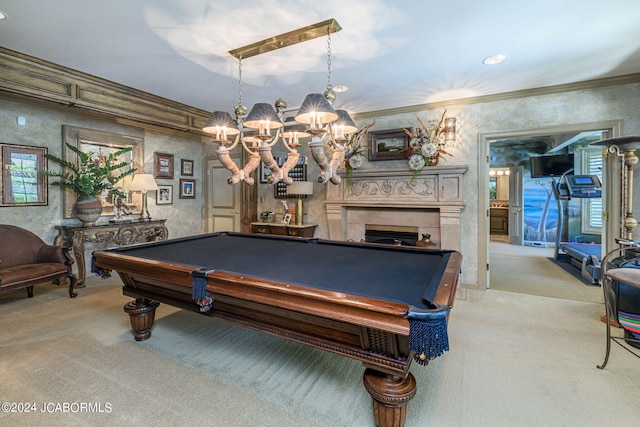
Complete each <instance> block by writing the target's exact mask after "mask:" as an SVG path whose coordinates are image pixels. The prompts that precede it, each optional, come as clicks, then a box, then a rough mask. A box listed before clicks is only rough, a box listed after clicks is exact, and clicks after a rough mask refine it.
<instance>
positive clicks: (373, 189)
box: [325, 165, 468, 250]
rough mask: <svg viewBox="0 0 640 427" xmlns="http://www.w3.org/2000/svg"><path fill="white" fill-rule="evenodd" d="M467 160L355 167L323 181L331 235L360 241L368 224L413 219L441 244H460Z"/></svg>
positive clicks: (450, 246)
mask: <svg viewBox="0 0 640 427" xmlns="http://www.w3.org/2000/svg"><path fill="white" fill-rule="evenodd" d="M467 171H468V167H467V166H455V165H454V166H430V167H427V168H424V169H422V170H421V171H420V172H418V173H417V174H415V175H414V172H413V171H411V170H397V169H393V170H386V169H369V170H354V171H353V174H352V176H351V177H350V178H349V180H348V183H347V179H346V177H345V176H344V175H342V182H341V183H340V185H327V192H326V199H325V208H326V212H327V224H328V229H329V238H330V239H333V240H354V241H360V240H362V239H363V238H364V227H365V225H366V224H367V223H368V224H374V223H375V224H384V225H403V226H407V225H413V226H416V227H418V230H419V233H423V234H431V235H432V237H433V240H434V241H436V242H438V243H439V244H440V247H441V248H444V249H455V250H460V246H461V245H460V237H461V223H460V213H461V211H462V209H463V208H464V205H465V203H464V198H463V194H462V190H463V176H464V174H465V173H466V172H467Z"/></svg>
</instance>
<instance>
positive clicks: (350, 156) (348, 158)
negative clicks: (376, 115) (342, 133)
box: [344, 120, 376, 183]
mask: <svg viewBox="0 0 640 427" xmlns="http://www.w3.org/2000/svg"><path fill="white" fill-rule="evenodd" d="M375 123H376V122H375V120H374V121H373V122H372V123H371V124H368V125H366V126H365V127H363V128H362V129H359V130H358V131H357V132H354V133H352V134H351V135H349V139H348V140H347V142H345V144H344V149H345V155H344V168H345V169H346V171H347V175H346V179H347V183H348V182H349V181H350V180H351V176H352V174H353V170H354V169H358V168H359V167H361V166H362V164H363V163H364V148H363V147H362V142H363V141H366V140H367V135H368V134H369V129H370V128H371V126H373V125H374V124H375Z"/></svg>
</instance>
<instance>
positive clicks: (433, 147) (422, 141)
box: [402, 108, 451, 176]
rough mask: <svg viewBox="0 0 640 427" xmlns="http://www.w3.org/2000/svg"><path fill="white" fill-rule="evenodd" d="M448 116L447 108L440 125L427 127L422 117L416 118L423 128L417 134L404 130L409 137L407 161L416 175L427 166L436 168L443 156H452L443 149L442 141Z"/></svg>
mask: <svg viewBox="0 0 640 427" xmlns="http://www.w3.org/2000/svg"><path fill="white" fill-rule="evenodd" d="M445 114H447V109H446V108H445V110H444V113H442V117H440V121H439V122H438V124H437V125H436V124H434V125H432V126H427V125H426V124H425V123H424V122H423V121H422V120H420V117H418V116H416V118H417V119H418V122H420V125H421V126H422V128H418V129H416V130H415V132H416V133H415V134H414V133H413V132H411V130H409V129H406V128H404V129H402V130H404V133H406V134H407V135H408V136H409V138H410V139H409V148H408V149H407V159H409V160H408V163H409V168H410V169H412V170H414V171H415V174H414V176H415V175H417V174H418V172H419V171H420V170H421V169H422V168H424V167H425V166H436V165H437V164H438V163H439V161H440V158H441V157H442V155H443V154H446V155H447V156H451V154H450V153H448V152H446V151H445V150H443V149H442V144H440V143H439V140H440V139H443V138H444V135H443V133H444V132H445V127H444V116H445Z"/></svg>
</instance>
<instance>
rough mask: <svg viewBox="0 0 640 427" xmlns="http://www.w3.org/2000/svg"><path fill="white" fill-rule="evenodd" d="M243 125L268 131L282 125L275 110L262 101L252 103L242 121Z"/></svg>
mask: <svg viewBox="0 0 640 427" xmlns="http://www.w3.org/2000/svg"><path fill="white" fill-rule="evenodd" d="M244 126H246V127H248V128H252V129H260V130H262V129H265V130H267V131H268V130H271V129H278V128H280V127H282V126H283V123H282V120H280V117H278V114H277V113H276V110H275V109H274V108H273V107H272V106H271V105H270V104H267V103H266V102H262V103H258V104H256V105H254V106H253V108H252V109H251V111H249V115H248V116H247V118H246V119H245V121H244Z"/></svg>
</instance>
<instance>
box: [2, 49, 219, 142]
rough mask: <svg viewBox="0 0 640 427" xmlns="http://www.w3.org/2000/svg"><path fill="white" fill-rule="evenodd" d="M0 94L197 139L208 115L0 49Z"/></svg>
mask: <svg viewBox="0 0 640 427" xmlns="http://www.w3.org/2000/svg"><path fill="white" fill-rule="evenodd" d="M0 91H4V92H10V93H15V94H19V95H23V96H27V97H30V98H37V99H41V100H45V101H51V102H55V103H58V104H62V105H66V106H69V107H73V108H78V109H80V110H85V111H92V112H97V113H100V114H105V115H108V116H112V117H116V118H120V119H127V120H133V121H135V122H139V123H146V124H151V125H155V126H160V127H163V128H169V129H177V130H181V131H186V132H193V133H197V134H200V135H203V133H202V131H201V129H202V127H203V126H204V124H205V123H206V121H207V119H208V118H209V115H210V113H209V112H207V111H204V110H200V109H198V108H195V107H190V106H188V105H185V104H181V103H179V102H175V101H171V100H168V99H165V98H162V97H159V96H156V95H152V94H150V93H147V92H143V91H140V90H137V89H133V88H130V87H128V86H124V85H120V84H118V83H114V82H111V81H108V80H105V79H101V78H99V77H96V76H92V75H90V74H86V73H82V72H79V71H76V70H73V69H70V68H66V67H63V66H60V65H57V64H53V63H50V62H48V61H44V60H42V59H39V58H35V57H32V56H29V55H25V54H22V53H20V52H16V51H13V50H10V49H6V48H3V47H0Z"/></svg>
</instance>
